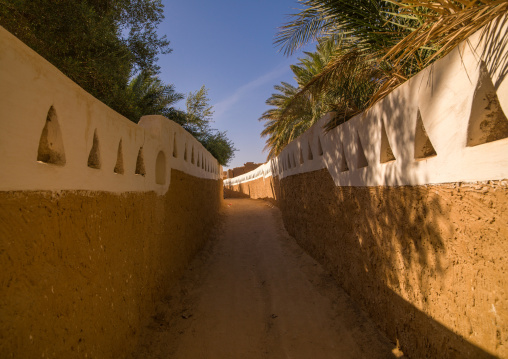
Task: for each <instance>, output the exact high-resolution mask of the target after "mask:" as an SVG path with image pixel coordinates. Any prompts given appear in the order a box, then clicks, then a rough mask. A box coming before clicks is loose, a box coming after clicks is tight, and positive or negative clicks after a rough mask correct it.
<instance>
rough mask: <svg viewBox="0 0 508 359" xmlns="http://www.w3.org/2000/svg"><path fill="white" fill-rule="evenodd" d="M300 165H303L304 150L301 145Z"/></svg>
mask: <svg viewBox="0 0 508 359" xmlns="http://www.w3.org/2000/svg"><path fill="white" fill-rule="evenodd" d="M300 165H303V150H302V148H301V147H300Z"/></svg>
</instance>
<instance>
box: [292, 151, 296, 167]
mask: <svg viewBox="0 0 508 359" xmlns="http://www.w3.org/2000/svg"><path fill="white" fill-rule="evenodd" d="M292 155H293V167H296V158H295V153H294V152H292Z"/></svg>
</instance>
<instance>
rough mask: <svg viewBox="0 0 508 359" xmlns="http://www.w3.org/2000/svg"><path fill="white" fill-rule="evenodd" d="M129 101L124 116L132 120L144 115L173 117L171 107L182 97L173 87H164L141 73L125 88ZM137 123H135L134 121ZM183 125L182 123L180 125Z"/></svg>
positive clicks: (148, 75)
mask: <svg viewBox="0 0 508 359" xmlns="http://www.w3.org/2000/svg"><path fill="white" fill-rule="evenodd" d="M127 96H128V97H129V99H130V101H129V103H128V104H127V105H128V107H127V108H126V109H125V112H124V114H125V115H126V116H127V117H129V118H133V119H140V118H141V116H144V115H148V114H151V115H163V116H165V117H168V118H170V117H173V116H174V113H175V112H176V110H174V109H173V107H172V106H173V105H174V104H175V103H176V102H178V101H180V100H182V99H183V98H184V96H183V95H182V94H180V93H177V92H175V89H174V86H173V85H166V84H164V83H162V81H161V80H160V79H159V78H158V77H155V76H153V75H151V74H150V73H148V72H146V71H143V72H140V73H139V74H138V75H137V76H136V77H134V78H133V79H132V80H131V82H130V83H129V85H128V87H127ZM135 122H137V121H135ZM183 123H185V121H184V122H182V123H180V124H183Z"/></svg>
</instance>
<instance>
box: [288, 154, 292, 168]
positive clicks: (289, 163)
mask: <svg viewBox="0 0 508 359" xmlns="http://www.w3.org/2000/svg"><path fill="white" fill-rule="evenodd" d="M288 169H291V159H290V158H289V153H288Z"/></svg>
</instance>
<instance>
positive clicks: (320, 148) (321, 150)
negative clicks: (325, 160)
mask: <svg viewBox="0 0 508 359" xmlns="http://www.w3.org/2000/svg"><path fill="white" fill-rule="evenodd" d="M317 144H318V154H319V155H320V156H323V146H321V139H320V138H319V136H318V138H317Z"/></svg>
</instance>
